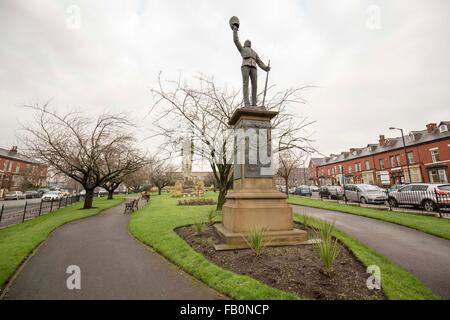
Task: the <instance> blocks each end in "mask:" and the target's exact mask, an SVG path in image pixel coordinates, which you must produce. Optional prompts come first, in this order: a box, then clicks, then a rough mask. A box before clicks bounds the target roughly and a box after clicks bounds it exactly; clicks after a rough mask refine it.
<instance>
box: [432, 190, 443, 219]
mask: <svg viewBox="0 0 450 320" xmlns="http://www.w3.org/2000/svg"><path fill="white" fill-rule="evenodd" d="M434 194H435V196H436V208H437V212H438V214H439V218H442V212H441V208H440V205H439V194H438V192H437V190H436V189H434Z"/></svg>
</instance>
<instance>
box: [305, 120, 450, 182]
mask: <svg viewBox="0 0 450 320" xmlns="http://www.w3.org/2000/svg"><path fill="white" fill-rule="evenodd" d="M449 129H450V121H442V122H440V123H439V125H437V124H435V123H430V124H428V125H427V126H426V129H425V130H422V131H412V132H410V133H409V134H408V135H405V145H406V156H405V151H404V148H403V142H402V138H401V137H397V138H389V139H387V138H385V136H384V135H380V137H379V141H378V143H377V144H368V145H367V146H366V147H363V148H351V149H350V150H349V151H344V152H341V153H340V154H338V155H335V154H331V155H330V156H329V157H324V158H314V159H311V160H310V164H309V171H310V172H309V173H310V177H311V180H312V181H313V182H314V184H317V185H330V184H331V185H334V184H341V185H342V184H343V183H344V179H345V183H369V184H377V185H380V186H390V185H393V184H396V183H407V182H435V183H446V182H449V181H450V173H449V164H450V132H449ZM406 158H408V161H409V170H408V166H407V159H406ZM409 176H411V179H410V178H409Z"/></svg>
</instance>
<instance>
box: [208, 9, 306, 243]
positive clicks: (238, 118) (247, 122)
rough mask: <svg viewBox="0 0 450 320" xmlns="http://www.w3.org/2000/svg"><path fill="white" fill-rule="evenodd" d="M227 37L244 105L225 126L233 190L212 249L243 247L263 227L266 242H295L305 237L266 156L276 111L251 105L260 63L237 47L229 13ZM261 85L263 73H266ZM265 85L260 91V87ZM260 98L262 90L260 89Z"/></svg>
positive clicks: (236, 26)
mask: <svg viewBox="0 0 450 320" xmlns="http://www.w3.org/2000/svg"><path fill="white" fill-rule="evenodd" d="M230 26H231V29H232V30H233V40H234V43H235V44H236V47H237V48H238V50H239V52H240V54H241V56H242V66H241V72H242V80H243V98H244V105H245V106H244V107H243V108H238V109H237V110H236V111H235V112H234V114H233V115H232V117H231V119H230V121H229V124H230V125H231V126H233V128H234V131H235V141H234V144H235V147H234V182H233V190H230V192H229V193H228V195H227V196H226V202H225V204H224V205H223V208H222V213H223V221H222V223H221V224H216V225H214V226H215V228H216V230H217V231H218V233H219V235H220V236H221V238H222V240H223V243H221V244H217V245H216V246H215V248H216V250H228V249H235V248H246V247H248V244H247V241H246V239H245V237H246V235H247V233H248V232H249V231H251V230H252V229H261V230H264V239H265V243H266V245H272V246H278V245H297V244H301V243H304V242H306V241H307V240H308V235H307V233H306V231H303V230H299V229H295V228H294V224H293V216H292V208H291V207H290V206H289V205H288V203H287V201H286V198H287V197H286V195H285V194H284V193H281V192H279V191H277V190H276V188H275V181H274V178H273V168H272V159H271V141H272V137H271V119H272V118H274V117H275V116H276V115H277V114H278V112H276V111H270V110H267V109H266V108H265V107H264V100H263V103H262V105H261V106H257V96H256V94H257V91H256V87H257V66H259V67H260V68H261V69H263V70H265V71H266V72H268V71H269V70H270V67H269V66H266V65H265V64H264V63H263V62H262V61H261V60H260V58H259V56H258V55H257V54H256V52H255V51H254V50H253V49H252V48H251V42H250V41H249V40H247V41H245V43H244V46H242V45H241V43H240V41H239V37H238V30H239V19H238V18H237V17H232V18H231V19H230ZM249 78H250V79H251V84H252V90H251V92H252V99H251V101H252V105H250V99H249V90H248V85H249ZM266 89H267V77H266ZM266 89H265V91H266ZM264 98H265V92H264Z"/></svg>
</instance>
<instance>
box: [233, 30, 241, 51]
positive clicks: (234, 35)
mask: <svg viewBox="0 0 450 320" xmlns="http://www.w3.org/2000/svg"><path fill="white" fill-rule="evenodd" d="M233 41H234V44H235V45H236V48H237V49H238V50H239V52H241V51H242V44H241V42H240V41H239V36H238V31H237V28H236V27H233Z"/></svg>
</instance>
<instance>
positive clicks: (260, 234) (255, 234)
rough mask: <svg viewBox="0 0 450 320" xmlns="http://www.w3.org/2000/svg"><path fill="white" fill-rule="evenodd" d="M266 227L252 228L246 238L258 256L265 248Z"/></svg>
mask: <svg viewBox="0 0 450 320" xmlns="http://www.w3.org/2000/svg"><path fill="white" fill-rule="evenodd" d="M265 232H266V230H265V229H259V228H252V229H250V231H249V232H247V235H246V237H245V238H244V239H245V241H246V242H247V244H248V245H249V246H250V248H251V249H252V250H253V252H254V253H255V256H256V257H259V256H260V255H261V253H262V251H263V249H264V248H265V244H264V234H265Z"/></svg>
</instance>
